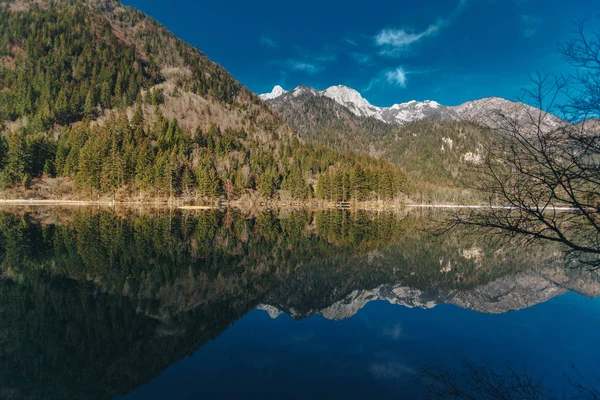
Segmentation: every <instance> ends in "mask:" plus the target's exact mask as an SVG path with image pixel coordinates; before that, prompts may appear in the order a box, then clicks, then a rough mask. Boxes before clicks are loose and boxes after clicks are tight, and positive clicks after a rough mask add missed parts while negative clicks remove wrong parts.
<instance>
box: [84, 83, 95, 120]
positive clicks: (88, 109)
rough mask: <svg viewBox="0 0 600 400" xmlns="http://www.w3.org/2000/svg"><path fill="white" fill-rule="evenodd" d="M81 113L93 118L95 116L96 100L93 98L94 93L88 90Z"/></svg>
mask: <svg viewBox="0 0 600 400" xmlns="http://www.w3.org/2000/svg"><path fill="white" fill-rule="evenodd" d="M83 114H84V115H85V116H86V117H87V118H94V117H95V116H96V101H95V99H94V93H93V92H92V91H91V90H90V91H89V92H88V94H87V96H86V97H85V105H84V106H83Z"/></svg>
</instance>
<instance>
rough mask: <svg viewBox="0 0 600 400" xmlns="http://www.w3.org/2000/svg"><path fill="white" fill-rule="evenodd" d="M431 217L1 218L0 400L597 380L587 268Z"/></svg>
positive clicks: (79, 214) (413, 390) (410, 394)
mask: <svg viewBox="0 0 600 400" xmlns="http://www.w3.org/2000/svg"><path fill="white" fill-rule="evenodd" d="M426 217H427V216H415V215H411V214H409V215H394V214H385V213H378V214H368V213H349V212H340V211H328V212H309V211H298V212H285V213H283V212H282V213H280V214H275V213H270V212H260V213H258V214H257V215H255V216H243V215H240V214H236V213H233V212H231V210H229V211H212V212H202V213H186V212H176V211H173V210H154V211H152V212H149V211H148V212H139V213H138V212H134V211H124V212H123V214H120V213H118V212H117V211H115V210H90V209H78V210H57V211H51V212H50V211H48V210H47V209H43V210H21V209H16V210H14V211H13V212H3V213H0V398H1V399H11V400H12V399H44V400H47V399H61V400H62V399H77V400H81V399H101V400H104V399H106V400H109V399H113V398H121V399H165V398H169V399H197V398H209V399H210V398H215V399H221V398H284V399H296V398H298V399H307V398H310V399H313V398H344V399H349V398H360V399H365V398H382V397H390V398H407V399H422V398H426V397H427V396H428V395H430V394H431V393H434V392H432V387H431V385H430V384H431V383H432V381H431V377H432V376H434V377H444V378H447V379H448V380H449V381H450V382H452V383H453V384H456V385H457V387H458V388H459V389H460V390H463V389H465V388H466V389H468V388H470V387H472V383H473V377H474V376H481V374H483V375H484V376H486V377H488V378H486V379H489V377H490V376H491V377H494V378H498V379H500V381H501V382H502V384H503V386H502V387H504V388H506V387H510V384H511V381H510V380H506V379H507V378H506V377H507V376H508V377H514V376H517V377H519V378H521V377H524V376H530V377H532V379H533V381H534V383H535V382H538V381H540V382H541V383H540V385H542V386H540V387H543V393H540V396H538V397H536V398H539V399H540V400H545V399H551V398H553V397H551V394H552V393H554V394H555V395H562V392H563V390H564V392H565V394H566V395H567V396H566V398H567V399H576V398H577V399H578V400H579V399H581V397H577V396H576V395H577V393H576V392H575V390H574V388H573V387H572V386H571V385H569V384H568V382H569V380H573V379H575V380H576V381H578V382H581V380H582V379H587V381H586V383H585V384H586V387H589V386H591V387H592V388H596V387H600V380H597V379H595V377H596V376H597V375H596V373H597V372H599V371H597V367H596V365H597V364H598V363H597V360H598V358H599V356H600V350H599V348H598V345H597V344H598V343H599V342H600V340H599V339H600V274H599V273H598V271H589V270H587V269H585V268H579V269H570V270H567V269H565V267H564V259H563V258H562V256H561V254H560V252H559V251H558V250H560V249H557V248H555V247H551V245H543V244H540V245H538V246H535V247H527V248H523V247H519V246H514V245H510V244H508V245H507V244H505V243H504V242H502V241H495V240H496V238H494V237H490V238H485V240H484V238H482V237H481V236H475V235H471V234H469V232H468V231H466V230H460V229H457V230H454V231H452V232H448V233H446V234H445V235H439V236H432V235H430V234H428V233H427V232H428V229H426V228H428V227H429V226H430V225H431V219H430V218H426ZM265 310H268V312H267V311H265ZM511 370H512V371H515V372H514V374H513V375H510V371H511ZM440 374H441V375H440ZM515 374H516V375H515ZM426 377H427V378H426ZM507 384H508V386H507ZM433 389H434V390H436V389H438V390H439V389H440V388H439V387H438V386H436V387H434V388H433ZM438 397H439V396H438ZM450 398H451V397H450ZM475 398H482V399H484V400H485V399H488V398H492V397H489V396H488V397H485V396H479V395H478V396H475ZM503 398H508V397H506V396H505V397H500V398H499V399H503ZM587 398H593V397H587ZM598 398H600V394H599V397H598ZM495 399H498V397H496V398H495ZM583 399H586V397H583Z"/></svg>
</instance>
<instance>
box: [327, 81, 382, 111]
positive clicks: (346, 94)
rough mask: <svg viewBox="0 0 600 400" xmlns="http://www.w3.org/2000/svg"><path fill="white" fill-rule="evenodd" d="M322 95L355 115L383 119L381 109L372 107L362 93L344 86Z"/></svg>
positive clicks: (331, 88) (332, 87) (329, 89)
mask: <svg viewBox="0 0 600 400" xmlns="http://www.w3.org/2000/svg"><path fill="white" fill-rule="evenodd" d="M321 94H322V95H323V96H325V97H329V98H330V99H332V100H334V101H336V102H337V103H339V104H341V105H343V106H344V107H347V108H348V109H349V110H350V111H351V112H352V113H353V114H354V115H357V116H359V117H375V118H378V119H381V115H380V114H381V109H380V108H379V107H375V106H373V105H371V103H369V102H368V101H367V100H366V99H365V98H363V97H362V96H361V94H360V93H358V92H357V91H356V90H354V89H352V88H349V87H347V86H344V85H338V86H331V87H329V88H327V89H325V90H323V91H322V92H321Z"/></svg>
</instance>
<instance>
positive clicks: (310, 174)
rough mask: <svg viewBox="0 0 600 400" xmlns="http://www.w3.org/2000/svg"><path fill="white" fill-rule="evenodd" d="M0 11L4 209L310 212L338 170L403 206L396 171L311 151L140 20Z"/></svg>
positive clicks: (260, 106) (70, 10)
mask: <svg viewBox="0 0 600 400" xmlns="http://www.w3.org/2000/svg"><path fill="white" fill-rule="evenodd" d="M0 5H1V6H0V27H1V29H2V32H0V33H2V35H0V37H1V38H2V39H1V42H0V50H1V52H2V54H3V58H2V63H1V64H0V88H1V89H2V90H1V91H0V122H1V124H2V127H3V133H4V135H1V136H0V188H3V189H10V192H7V193H5V194H4V195H5V196H13V197H15V196H17V197H24V196H26V197H53V198H56V197H59V198H64V197H65V196H68V197H78V198H86V199H89V198H94V199H96V198H99V197H100V198H101V197H103V196H104V197H106V198H113V199H115V198H116V199H137V200H144V199H153V198H165V197H168V198H173V197H183V198H186V199H188V200H190V201H200V200H202V199H206V200H207V201H208V199H211V198H216V197H219V196H223V197H226V198H227V199H237V198H240V197H244V196H246V197H248V196H250V197H252V198H255V197H256V196H261V197H263V198H270V197H279V198H288V199H301V200H302V199H307V198H311V197H314V194H313V193H314V192H315V191H316V187H317V185H318V183H319V178H320V177H321V176H325V175H327V174H328V173H329V169H330V168H337V169H338V170H339V169H342V170H345V171H348V173H350V172H351V171H352V169H353V168H361V169H363V170H367V171H369V175H368V178H367V179H368V185H367V186H368V191H367V192H365V193H364V195H363V196H362V197H361V199H367V198H370V197H377V198H380V197H381V195H382V193H381V191H382V190H383V189H382V187H384V186H385V188H386V189H385V190H386V191H387V193H386V194H385V196H384V197H385V198H392V197H394V196H396V195H397V194H398V190H399V188H400V182H401V180H402V179H401V174H400V173H399V172H397V171H395V172H394V173H392V174H390V173H389V171H390V170H391V167H390V166H389V165H387V164H386V163H384V162H381V161H378V160H375V159H372V158H369V157H364V156H355V155H353V154H350V153H345V154H341V153H339V152H336V151H333V150H330V149H326V148H323V147H315V146H313V145H307V144H303V143H301V142H300V141H299V140H298V139H297V137H296V136H295V135H294V133H293V132H292V130H291V129H289V127H288V126H287V125H286V124H285V123H284V122H283V121H282V120H281V119H280V118H279V116H277V115H276V113H275V112H274V111H273V110H272V109H271V108H270V107H269V106H268V105H267V104H265V103H264V102H263V101H262V100H261V99H260V98H259V97H258V96H256V95H255V94H253V93H251V92H250V91H249V90H248V89H246V88H245V87H244V86H242V85H241V84H240V83H239V82H237V81H236V80H235V79H234V78H233V77H232V76H231V75H230V74H228V73H227V72H226V71H225V70H224V69H223V68H222V67H220V66H219V65H217V64H215V63H213V62H212V61H210V60H209V59H208V58H207V57H206V56H205V55H204V54H202V53H201V52H200V51H198V50H197V49H195V48H193V47H191V46H189V45H187V44H185V43H184V42H182V41H181V40H179V39H177V38H176V37H175V36H173V35H172V34H171V33H170V32H169V31H167V30H166V29H165V28H164V27H162V26H161V25H160V24H158V23H157V22H156V21H154V20H153V19H151V18H149V17H147V16H146V15H144V14H143V13H141V12H139V11H137V10H135V9H133V8H130V7H124V6H122V5H121V4H120V3H119V2H118V1H115V0H88V1H75V0H59V1H54V2H50V1H44V0H35V1H34V0H15V1H11V2H3V3H0ZM342 167H343V168H342ZM55 177H56V179H54V178H55ZM396 178H398V179H399V180H396ZM382 179H383V180H388V181H389V180H390V179H394V182H387V181H386V183H385V185H384V184H383V181H381V180H382ZM380 181H381V182H380ZM388 183H389V184H388ZM349 193H350V192H348V191H345V192H344V193H342V195H341V196H339V197H342V198H344V199H345V200H347V199H349V198H350V197H351V196H352V195H351V194H349ZM352 193H355V192H352Z"/></svg>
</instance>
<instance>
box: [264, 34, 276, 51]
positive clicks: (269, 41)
mask: <svg viewBox="0 0 600 400" xmlns="http://www.w3.org/2000/svg"><path fill="white" fill-rule="evenodd" d="M260 44H261V45H263V46H266V47H270V48H272V49H276V48H278V47H279V43H277V41H275V39H272V38H270V37H268V36H267V35H265V34H262V35H261V36H260Z"/></svg>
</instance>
